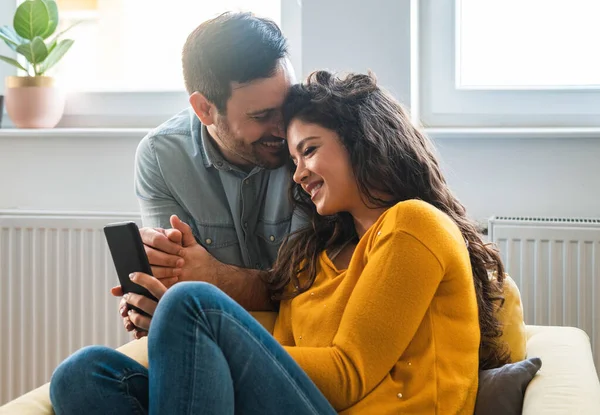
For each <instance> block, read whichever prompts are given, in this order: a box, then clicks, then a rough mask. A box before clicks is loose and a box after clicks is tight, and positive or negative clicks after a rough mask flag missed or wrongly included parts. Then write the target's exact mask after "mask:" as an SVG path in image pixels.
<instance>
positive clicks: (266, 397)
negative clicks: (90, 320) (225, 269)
mask: <svg viewBox="0 0 600 415" xmlns="http://www.w3.org/2000/svg"><path fill="white" fill-rule="evenodd" d="M148 359H149V366H150V368H149V370H148V369H146V368H144V367H143V366H142V365H140V364H139V363H137V362H136V361H134V360H133V359H131V358H129V357H127V356H125V355H124V354H122V353H119V352H117V351H115V350H113V349H110V348H107V347H98V346H92V347H86V348H84V349H81V350H80V351H78V352H77V353H75V354H73V355H72V356H71V357H69V358H68V359H66V360H65V361H64V362H63V363H62V364H61V365H60V366H59V367H58V368H57V369H56V371H55V372H54V374H53V375H52V380H51V383H50V398H51V400H52V405H53V406H54V410H55V412H56V414H57V415H62V414H85V415H92V414H146V413H150V414H169V415H170V414H174V415H176V414H202V415H205V414H218V415H227V414H249V415H252V414H261V415H262V414H299V415H301V414H318V415H323V414H335V413H336V411H335V410H334V409H333V408H332V406H331V405H330V404H329V402H328V401H327V399H326V398H325V397H324V396H323V394H322V393H321V392H320V391H319V389H318V388H317V387H316V386H315V384H314V383H313V382H312V381H311V380H310V378H309V377H308V376H307V375H306V374H305V373H304V371H303V370H302V369H301V368H300V367H299V366H298V365H297V364H296V362H295V361H294V360H293V359H292V358H291V357H290V355H289V354H288V353H287V352H286V351H285V350H284V349H283V348H282V347H281V346H280V345H279V343H278V342H277V341H276V340H275V339H274V338H273V336H271V335H270V334H269V333H268V332H267V331H266V330H265V329H264V328H263V327H262V326H261V325H260V323H258V322H257V321H256V320H255V319H254V318H253V317H252V316H251V315H250V314H248V313H247V312H246V311H245V310H244V309H243V308H242V307H240V306H239V305H238V304H237V303H235V302H234V301H233V300H232V299H231V298H229V297H228V296H227V295H225V294H224V293H223V292H221V291H220V290H219V289H217V288H215V287H214V286H212V285H209V284H206V283H202V282H188V283H179V284H177V285H175V286H174V287H173V288H171V289H169V290H168V291H167V293H166V294H165V295H164V296H163V298H162V299H161V300H160V302H159V305H158V307H157V310H156V313H155V315H154V318H153V319H152V324H151V327H150V332H149V336H148Z"/></svg>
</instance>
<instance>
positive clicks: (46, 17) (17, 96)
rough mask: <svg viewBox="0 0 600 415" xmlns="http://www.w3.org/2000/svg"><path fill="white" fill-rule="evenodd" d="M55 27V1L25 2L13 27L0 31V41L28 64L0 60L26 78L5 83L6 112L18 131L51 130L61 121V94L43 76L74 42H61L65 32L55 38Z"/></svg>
mask: <svg viewBox="0 0 600 415" xmlns="http://www.w3.org/2000/svg"><path fill="white" fill-rule="evenodd" d="M57 27H58V6H57V5H56V2H55V1H54V0H27V1H25V2H23V3H21V5H19V7H18V8H17V10H16V11H15V15H14V19H13V27H10V26H3V27H0V38H1V39H2V40H4V42H5V43H6V44H7V45H8V47H9V48H11V49H12V50H14V51H15V52H17V53H18V54H20V55H22V56H23V57H24V58H25V60H26V61H27V64H25V66H23V65H21V63H19V62H18V61H17V60H15V59H13V58H10V57H8V56H0V60H3V61H4V62H7V63H9V64H11V65H13V66H15V67H17V68H18V69H20V70H21V71H24V72H25V74H26V75H25V76H8V77H7V78H6V82H5V94H4V95H5V98H4V104H5V106H6V112H7V113H8V115H9V117H10V119H11V120H12V122H13V123H14V124H15V125H16V126H17V127H19V128H53V127H55V126H56V124H58V122H59V121H60V119H61V118H62V115H63V112H64V107H65V95H64V92H63V91H61V89H60V88H58V87H57V86H56V85H55V80H54V78H52V77H49V76H46V75H45V74H46V72H47V71H48V70H49V69H50V68H52V67H53V66H54V65H56V64H57V63H58V62H59V61H60V60H61V59H62V57H63V56H64V55H65V53H67V51H68V50H69V49H70V48H71V46H72V45H73V40H71V39H61V38H60V37H61V36H62V35H63V34H64V33H65V32H66V30H65V31H63V32H60V33H58V34H55V32H56V29H57ZM71 27H72V26H71ZM69 29H70V28H69ZM67 30H68V29H67Z"/></svg>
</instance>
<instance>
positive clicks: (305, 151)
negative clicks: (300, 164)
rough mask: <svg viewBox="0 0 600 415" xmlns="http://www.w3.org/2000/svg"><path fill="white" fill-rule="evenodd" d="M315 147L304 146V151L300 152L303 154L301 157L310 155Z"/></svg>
mask: <svg viewBox="0 0 600 415" xmlns="http://www.w3.org/2000/svg"><path fill="white" fill-rule="evenodd" d="M316 149H317V148H316V147H315V146H309V147H306V148H305V149H304V151H303V152H302V156H303V157H308V156H310V155H311V154H312V153H313V152H314V151H315V150H316Z"/></svg>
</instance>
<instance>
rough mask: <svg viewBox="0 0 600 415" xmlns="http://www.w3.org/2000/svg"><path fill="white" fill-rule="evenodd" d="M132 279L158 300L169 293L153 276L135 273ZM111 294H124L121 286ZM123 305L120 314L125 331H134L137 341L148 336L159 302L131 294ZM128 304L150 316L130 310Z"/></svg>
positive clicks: (124, 299)
mask: <svg viewBox="0 0 600 415" xmlns="http://www.w3.org/2000/svg"><path fill="white" fill-rule="evenodd" d="M130 278H131V280H132V281H133V282H135V283H136V284H139V285H141V286H142V287H144V288H146V289H147V290H148V291H150V293H151V294H152V295H153V296H154V297H156V298H157V299H158V300H160V299H161V298H162V296H163V295H164V294H165V292H167V287H166V286H165V285H164V284H163V283H162V282H161V281H160V280H159V279H157V278H154V277H152V276H151V275H148V274H144V273H143V272H134V273H132V274H131V276H130ZM111 292H112V294H113V295H115V296H119V295H122V294H123V292H122V290H121V286H118V287H114V288H113V289H112V290H111ZM121 303H122V304H124V305H123V306H121V308H120V309H119V313H120V314H121V317H123V324H124V325H125V329H127V331H134V336H135V338H136V339H139V338H141V337H144V336H147V335H148V329H149V328H150V321H151V319H152V316H153V315H154V312H155V311H156V307H157V305H158V302H157V301H154V300H152V299H150V298H148V297H145V296H143V295H140V294H135V293H131V292H130V293H126V294H125V295H124V296H123V300H122V301H121ZM127 304H130V305H132V306H135V307H137V308H139V309H140V310H142V311H144V312H145V313H147V314H148V316H145V315H143V314H140V313H138V312H137V311H135V310H133V309H130V308H128V307H127Z"/></svg>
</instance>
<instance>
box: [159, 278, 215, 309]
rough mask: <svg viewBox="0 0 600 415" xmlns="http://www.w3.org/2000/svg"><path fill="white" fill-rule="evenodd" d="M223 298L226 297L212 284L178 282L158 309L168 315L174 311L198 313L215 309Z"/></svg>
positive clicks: (167, 293) (165, 296)
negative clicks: (207, 309)
mask: <svg viewBox="0 0 600 415" xmlns="http://www.w3.org/2000/svg"><path fill="white" fill-rule="evenodd" d="M225 297H226V295H225V294H224V293H223V292H222V291H221V290H219V289H218V288H217V287H215V286H214V285H212V284H208V283H206V282H180V283H178V284H175V285H174V286H173V287H171V288H170V289H169V290H168V291H167V292H166V293H165V295H164V296H163V298H161V300H160V302H159V309H162V310H163V312H168V313H171V312H173V311H175V310H179V311H184V310H185V311H186V312H190V311H191V312H198V311H201V310H203V309H206V308H209V307H210V308H214V307H216V306H217V305H218V304H219V303H220V302H221V301H223V298H225ZM157 312H158V311H157Z"/></svg>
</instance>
